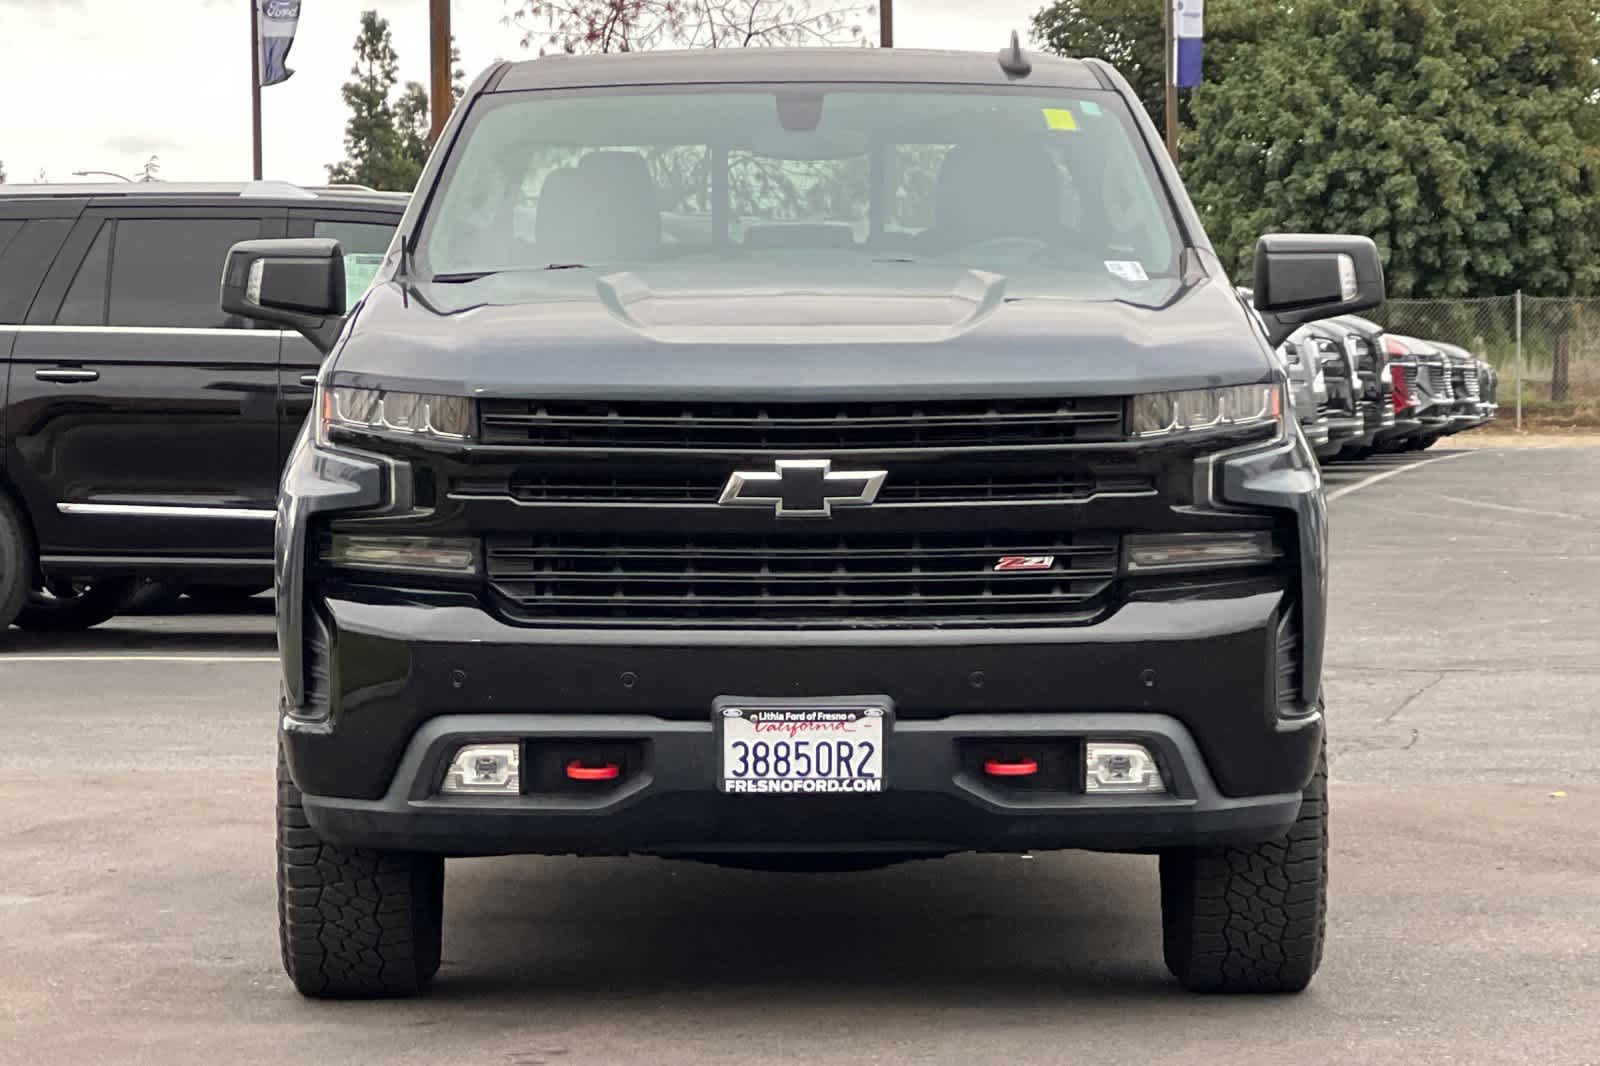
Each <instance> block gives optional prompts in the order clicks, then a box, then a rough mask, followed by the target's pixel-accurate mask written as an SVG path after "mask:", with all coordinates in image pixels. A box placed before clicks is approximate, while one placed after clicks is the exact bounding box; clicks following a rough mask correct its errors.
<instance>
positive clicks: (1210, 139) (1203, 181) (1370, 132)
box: [1184, 0, 1600, 297]
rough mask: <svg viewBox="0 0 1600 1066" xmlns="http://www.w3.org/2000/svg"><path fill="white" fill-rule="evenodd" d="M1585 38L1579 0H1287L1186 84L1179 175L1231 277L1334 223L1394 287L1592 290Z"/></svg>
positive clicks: (1596, 137)
mask: <svg viewBox="0 0 1600 1066" xmlns="http://www.w3.org/2000/svg"><path fill="white" fill-rule="evenodd" d="M1597 53H1600V24H1597V22H1596V19H1595V17H1594V10H1593V5H1592V2H1591V0H1475V2H1473V3H1463V2H1461V0H1301V2H1300V3H1299V4H1297V5H1296V8H1295V17H1294V18H1292V19H1283V20H1280V21H1277V22H1275V23H1273V25H1272V27H1271V29H1270V32H1268V33H1266V34H1264V35H1263V36H1262V37H1261V39H1260V40H1258V41H1256V42H1254V43H1248V44H1241V45H1239V46H1238V48H1237V49H1236V51H1235V52H1234V54H1233V55H1232V57H1231V59H1230V63H1231V64H1232V66H1233V67H1234V69H1236V70H1249V71H1250V76H1249V77H1248V78H1244V77H1238V78H1225V79H1223V81H1222V82H1221V83H1220V84H1211V85H1206V86H1202V87H1201V88H1200V89H1199V90H1197V91H1196V93H1195V99H1194V127H1193V130H1192V135H1191V136H1189V137H1187V138H1186V139H1185V141H1184V151H1185V160H1184V176H1185V184H1186V185H1187V186H1188V188H1189V191H1190V193H1191V195H1192V196H1193V197H1194V199H1195V201H1196V202H1197V204H1198V205H1199V208H1200V211H1201V214H1202V216H1203V218H1204V219H1205V224H1206V229H1207V231H1208V233H1209V234H1210V236H1211V238H1212V240H1213V242H1214V243H1215V244H1216V246H1217V250H1218V252H1219V253H1220V254H1221V256H1222V257H1223V259H1224V261H1225V262H1226V263H1227V264H1228V265H1229V266H1230V267H1231V268H1232V269H1233V270H1234V273H1235V276H1236V277H1242V276H1243V273H1244V272H1245V271H1246V270H1247V264H1248V263H1249V261H1250V255H1251V249H1252V248H1253V246H1254V243H1255V240H1256V238H1257V236H1258V235H1259V234H1261V233H1264V232H1267V231H1272V230H1312V231H1324V232H1337V231H1351V232H1355V233H1365V234H1370V235H1371V236H1373V237H1374V239H1376V241H1377V242H1378V246H1379V249H1380V251H1381V252H1382V253H1383V254H1384V257H1385V260H1386V263H1387V277H1388V281H1389V291H1390V293H1391V294H1393V295H1395V296H1434V297H1454V296H1468V295H1472V296H1486V295H1495V294H1505V293H1509V292H1512V291H1513V290H1515V289H1518V288H1520V289H1523V290H1526V291H1528V292H1530V293H1535V294H1544V295H1568V294H1590V293H1594V292H1595V291H1597V289H1600V195H1597V193H1600V108H1597V106H1596V103H1595V101H1596V99H1597V98H1600V73H1597V71H1596V68H1595V65H1594V63H1593V58H1592V57H1593V56H1595V55H1596V54H1597Z"/></svg>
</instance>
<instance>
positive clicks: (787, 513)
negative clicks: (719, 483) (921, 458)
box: [717, 459, 887, 518]
mask: <svg viewBox="0 0 1600 1066" xmlns="http://www.w3.org/2000/svg"><path fill="white" fill-rule="evenodd" d="M886 475H887V471H884V470H835V469H833V461H832V460H830V459H779V460H777V461H776V462H775V463H774V464H773V469H772V470H736V471H734V472H733V473H732V474H730V475H729V477H728V483H727V484H726V485H724V486H723V487H722V498H721V499H719V500H718V501H717V502H718V503H720V504H722V505H724V506H726V507H768V508H771V509H772V511H773V512H774V513H775V514H776V515H777V516H778V517H779V518H827V517H829V516H830V515H832V514H833V509H834V508H835V507H864V506H866V505H867V504H869V503H871V502H872V501H873V500H875V499H877V498H878V490H879V489H881V488H882V487H883V479H884V477H885V476H886Z"/></svg>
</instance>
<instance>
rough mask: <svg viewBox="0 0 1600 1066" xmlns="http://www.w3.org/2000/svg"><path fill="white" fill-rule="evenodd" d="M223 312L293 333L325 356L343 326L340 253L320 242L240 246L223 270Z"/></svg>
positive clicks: (330, 243)
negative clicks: (304, 339) (292, 331)
mask: <svg viewBox="0 0 1600 1066" xmlns="http://www.w3.org/2000/svg"><path fill="white" fill-rule="evenodd" d="M222 310H223V311H225V312H227V313H228V314H230V315H238V316H240V317H242V318H249V319H254V320H255V321H257V322H266V323H269V324H271V325H274V326H279V327H281V328H283V329H292V330H296V331H298V332H300V333H302V334H304V335H305V337H306V339H307V340H309V341H310V342H311V343H312V344H314V345H316V346H317V350H318V351H320V352H322V353H323V354H324V355H326V354H327V353H328V352H329V351H331V350H332V349H333V342H334V340H335V338H337V337H338V336H339V330H340V328H341V327H342V326H343V325H344V311H345V307H344V254H343V251H342V250H341V249H340V247H339V242H338V241H331V240H327V239H325V238H321V237H308V238H302V239H296V240H272V241H241V242H240V243H238V244H236V245H234V246H233V247H232V248H230V249H228V260H227V262H226V263H225V264H224V265H223V268H222Z"/></svg>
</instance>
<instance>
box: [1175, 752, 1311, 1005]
mask: <svg viewBox="0 0 1600 1066" xmlns="http://www.w3.org/2000/svg"><path fill="white" fill-rule="evenodd" d="M1327 914H1328V757H1327V750H1326V747H1324V750H1323V754H1322V756H1321V758H1320V759H1319V760H1318V762H1317V772H1316V776H1314V777H1313V778H1312V779H1311V784H1310V785H1308V786H1307V787H1306V790H1305V793H1304V796H1303V799H1302V800H1301V804H1300V816H1299V818H1298V819H1296V820H1295V823H1294V825H1293V826H1291V827H1290V828H1289V832H1288V833H1287V834H1285V835H1284V836H1282V837H1280V838H1278V839H1277V840H1270V841H1267V842H1266V843H1264V844H1257V845H1255V846H1253V847H1216V848H1182V849H1174V850H1172V851H1167V852H1163V853H1162V855H1161V925H1162V940H1163V947H1164V951H1165V955H1166V963H1167V969H1168V970H1170V971H1171V972H1172V975H1173V976H1174V977H1176V978H1177V979H1178V980H1179V981H1181V982H1182V983H1183V985H1184V987H1186V988H1188V989H1189V990H1190V991H1193V992H1299V991H1302V990H1303V989H1304V988H1305V987H1306V986H1307V985H1309V984H1310V983H1311V978H1312V976H1313V975H1314V974H1315V973H1316V972H1317V967H1318V966H1319V965H1321V963H1322V946H1323V941H1324V940H1325V938H1326V931H1327Z"/></svg>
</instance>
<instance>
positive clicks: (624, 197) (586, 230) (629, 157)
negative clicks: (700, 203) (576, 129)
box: [574, 150, 661, 261]
mask: <svg viewBox="0 0 1600 1066" xmlns="http://www.w3.org/2000/svg"><path fill="white" fill-rule="evenodd" d="M577 179H578V180H577V182H576V185H575V189H576V192H575V199H576V210H575V211H574V215H575V221H576V223H577V225H578V226H579V228H580V231H581V233H582V246H583V254H582V255H581V256H580V257H579V260H580V261H588V260H600V261H605V260H611V259H649V258H652V257H654V256H655V255H656V254H658V253H659V252H660V251H661V208H660V206H659V205H658V204H657V203H656V183H655V179H654V178H652V177H651V175H650V164H649V163H647V162H645V158H644V156H642V155H640V154H639V153H638V152H628V151H615V150H605V151H598V152H590V153H589V154H588V155H586V156H584V157H583V158H582V159H581V160H579V162H578V167H577Z"/></svg>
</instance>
